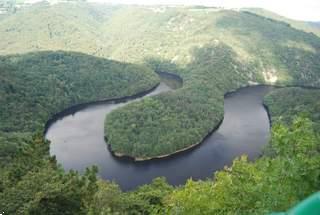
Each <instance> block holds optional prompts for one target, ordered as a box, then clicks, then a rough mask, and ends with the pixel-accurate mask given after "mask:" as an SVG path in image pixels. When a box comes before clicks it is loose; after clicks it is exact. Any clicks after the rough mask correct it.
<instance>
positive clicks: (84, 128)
mask: <svg viewBox="0 0 320 215" xmlns="http://www.w3.org/2000/svg"><path fill="white" fill-rule="evenodd" d="M171 90H172V89H171V88H170V87H169V86H168V85H167V84H165V83H164V82H161V83H160V85H159V86H158V87H157V88H156V89H155V90H154V91H152V92H151V93H149V94H147V95H146V96H151V95H155V94H159V93H165V92H168V91H171ZM270 90H271V87H268V86H252V87H246V88H241V89H239V90H237V91H236V92H233V93H229V94H227V95H226V96H225V101H224V102H225V104H224V111H225V114H224V120H223V122H222V124H221V125H220V127H219V128H218V129H217V130H216V131H215V132H213V134H212V135H210V136H209V137H208V138H206V140H205V141H204V142H203V143H202V144H200V145H199V146H197V147H195V148H194V149H192V150H188V151H186V152H182V153H179V154H177V155H174V156H172V157H168V158H163V159H159V160H151V161H144V162H134V161H132V160H129V159H123V158H116V157H114V156H113V155H112V154H111V153H110V152H109V150H108V148H107V145H106V143H105V140H104V119H105V116H106V114H108V113H109V112H111V111H112V110H114V109H116V108H118V107H121V106H123V105H126V104H127V103H128V102H122V103H118V104H113V103H110V102H107V103H100V104H92V105H88V106H85V107H83V108H82V109H80V110H79V109H78V110H76V111H75V112H74V113H72V112H71V113H70V111H68V114H66V115H65V116H63V117H59V118H58V119H56V120H55V121H54V122H52V123H51V124H50V125H49V127H48V129H47V131H46V138H47V139H48V140H50V141H51V145H50V154H51V155H55V156H56V159H57V161H58V163H59V164H61V165H62V166H63V168H64V169H65V170H70V169H74V170H77V171H79V172H83V171H84V170H85V168H86V167H88V166H92V165H96V166H98V168H99V174H100V176H101V177H102V178H103V179H107V180H114V181H115V182H116V183H118V184H119V185H120V187H121V188H122V189H123V190H131V189H133V188H135V187H137V186H139V185H143V184H146V183H150V182H151V180H152V179H153V178H155V177H159V176H165V177H166V178H167V181H168V182H169V183H170V184H173V185H180V184H184V183H185V182H186V180H187V179H188V178H193V179H206V178H208V177H213V173H214V172H215V171H217V170H220V169H223V167H224V166H226V165H230V164H232V160H233V159H234V158H235V157H237V156H240V155H242V154H247V155H248V157H249V159H251V160H252V159H255V158H257V157H258V156H259V155H261V152H262V149H263V147H264V146H265V145H266V144H267V143H268V140H269V134H270V131H269V130H270V124H269V118H268V115H267V112H266V110H265V108H264V107H263V104H262V101H263V97H264V95H265V94H266V93H267V92H269V91H270ZM129 102H132V100H131V101H129Z"/></svg>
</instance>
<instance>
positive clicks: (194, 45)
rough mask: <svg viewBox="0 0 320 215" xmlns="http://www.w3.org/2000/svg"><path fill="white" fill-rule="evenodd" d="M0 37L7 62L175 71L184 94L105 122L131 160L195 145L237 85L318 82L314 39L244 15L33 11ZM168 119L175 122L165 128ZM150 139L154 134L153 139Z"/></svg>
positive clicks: (11, 22) (66, 8) (318, 41)
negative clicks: (27, 55)
mask: <svg viewBox="0 0 320 215" xmlns="http://www.w3.org/2000/svg"><path fill="white" fill-rule="evenodd" d="M0 32H1V35H2V38H4V39H3V40H1V42H0V48H1V49H0V50H1V51H0V53H1V54H3V55H5V54H8V53H16V52H19V53H21V52H28V51H31V50H32V51H36V50H56V49H63V50H75V51H79V52H84V53H88V54H91V55H96V56H102V57H106V58H110V59H114V60H118V61H123V62H131V63H144V64H146V65H148V66H150V67H152V68H154V69H157V70H165V71H168V72H174V73H178V74H179V75H180V76H181V77H182V78H183V79H184V83H185V84H184V87H183V88H181V89H179V90H178V91H176V92H174V93H170V94H165V95H161V96H157V97H153V98H150V99H148V100H144V101H141V102H140V103H135V105H136V106H134V105H133V104H132V105H129V106H128V107H125V108H124V109H120V110H118V111H116V112H115V113H114V116H113V115H112V114H111V115H110V118H109V119H110V120H107V125H106V128H107V133H106V135H107V137H108V139H109V143H110V144H111V145H113V146H118V145H122V147H124V146H128V147H125V148H127V150H125V151H124V150H123V148H122V149H121V150H120V151H119V152H122V153H125V154H129V155H134V156H142V157H148V156H156V155H163V154H168V153H171V152H174V151H176V150H179V149H181V148H185V147H187V146H190V145H192V144H195V143H198V142H199V141H200V140H201V139H202V138H203V137H204V136H205V135H206V134H207V133H208V132H210V131H211V130H212V129H213V128H214V127H215V126H216V125H217V124H218V123H219V121H220V120H221V119H222V117H223V106H222V104H223V94H224V93H226V92H227V91H230V90H234V89H235V88H238V87H240V86H244V85H247V84H249V83H271V84H275V83H277V84H295V85H305V86H319V85H320V74H319V73H320V54H319V53H320V38H319V37H317V36H315V35H314V34H309V33H305V32H303V31H299V30H297V29H295V28H292V27H291V26H290V25H289V24H287V23H284V22H279V21H276V20H272V19H267V18H264V17H262V16H258V15H255V14H252V13H247V12H238V11H233V10H221V9H218V8H206V7H203V8H199V7H165V6H161V7H143V6H139V7H138V6H136V7H133V6H119V7H110V6H109V7H108V6H101V5H95V4H87V3H81V4H57V5H53V6H49V5H45V4H39V5H35V6H33V7H29V8H26V9H25V10H20V11H18V12H17V13H15V14H13V15H11V16H8V17H6V18H4V19H3V20H1V21H0ZM20 35H23V36H22V37H21V36H20ZM35 35H36V36H35ZM149 100H151V101H149ZM140 106H141V107H143V108H144V110H145V111H144V112H140V111H138V109H139V108H141V107H140ZM182 107H183V108H182ZM204 107H207V108H204ZM157 113H161V114H157ZM120 116H121V117H120ZM139 118H140V119H141V118H143V119H152V120H149V121H138V120H137V119H139ZM111 119H112V120H111ZM166 119H171V122H170V123H161V122H163V121H165V120H166ZM133 122H135V123H134V124H135V126H132V124H133ZM160 130H161V131H162V132H160ZM164 131H167V132H164ZM146 134H154V135H151V136H150V137H152V141H151V140H150V138H145V137H146ZM187 134H188V135H187ZM142 137H143V138H142ZM133 146H134V147H133ZM155 146H157V147H156V148H155Z"/></svg>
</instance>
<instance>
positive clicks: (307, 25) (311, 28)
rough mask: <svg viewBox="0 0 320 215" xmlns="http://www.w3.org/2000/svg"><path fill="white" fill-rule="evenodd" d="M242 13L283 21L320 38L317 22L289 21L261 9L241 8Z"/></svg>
mask: <svg viewBox="0 0 320 215" xmlns="http://www.w3.org/2000/svg"><path fill="white" fill-rule="evenodd" d="M242 11H248V12H251V13H254V14H257V15H260V16H264V17H267V18H271V19H274V20H278V21H283V22H286V23H288V24H290V25H291V27H293V28H296V29H299V30H303V31H306V32H312V33H314V34H315V35H317V36H320V28H319V24H317V22H315V23H313V22H304V21H298V20H293V19H289V18H286V17H284V16H280V15H278V14H276V13H273V12H271V11H268V10H265V9H262V8H243V9H242Z"/></svg>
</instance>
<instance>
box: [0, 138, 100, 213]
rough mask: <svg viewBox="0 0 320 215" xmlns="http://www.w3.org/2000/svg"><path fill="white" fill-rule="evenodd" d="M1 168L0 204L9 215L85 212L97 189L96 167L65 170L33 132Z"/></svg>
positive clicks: (41, 139)
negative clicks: (82, 171) (80, 170)
mask: <svg viewBox="0 0 320 215" xmlns="http://www.w3.org/2000/svg"><path fill="white" fill-rule="evenodd" d="M20 149H21V150H20V151H19V152H18V154H16V156H15V157H14V159H13V160H12V162H10V163H9V164H8V165H6V166H3V167H1V169H0V170H1V172H0V173H1V174H0V179H1V180H0V181H1V183H0V207H1V210H3V211H5V212H6V213H9V214H85V211H86V210H87V208H88V206H89V204H90V202H91V201H92V196H93V194H94V193H95V192H96V191H97V185H96V173H97V168H92V169H88V170H87V171H86V173H85V174H84V175H83V176H80V175H79V174H78V173H76V172H73V171H71V172H69V173H64V171H63V170H62V169H61V168H60V167H57V166H56V162H55V160H54V159H52V158H50V157H49V155H48V143H47V142H44V141H43V137H42V135H35V136H33V137H32V138H31V139H29V140H28V142H27V143H26V144H24V145H23V146H22V147H21V148H20Z"/></svg>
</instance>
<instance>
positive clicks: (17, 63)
mask: <svg viewBox="0 0 320 215" xmlns="http://www.w3.org/2000/svg"><path fill="white" fill-rule="evenodd" d="M0 74H1V75H0V110H1V111H0V113H1V114H0V121H1V125H0V131H4V132H12V131H15V132H18V131H19V132H21V131H28V132H29V131H35V130H37V129H40V130H41V129H42V128H43V125H44V123H45V122H46V120H48V119H49V117H51V116H52V115H53V114H55V113H57V112H59V111H61V110H63V109H65V108H67V107H69V106H71V105H76V104H79V103H84V102H90V101H95V100H100V99H106V98H116V97H123V96H129V95H134V94H136V93H139V92H141V91H144V90H148V89H151V88H152V87H154V86H155V85H156V84H157V83H158V82H159V79H158V77H157V75H156V74H155V73H154V72H153V71H152V70H150V69H148V68H146V67H143V66H138V65H133V64H128V63H120V62H116V61H110V60H106V59H102V58H97V57H92V56H88V55H85V54H79V53H74V52H62V51H59V52H37V53H28V54H24V55H11V56H6V57H0Z"/></svg>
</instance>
